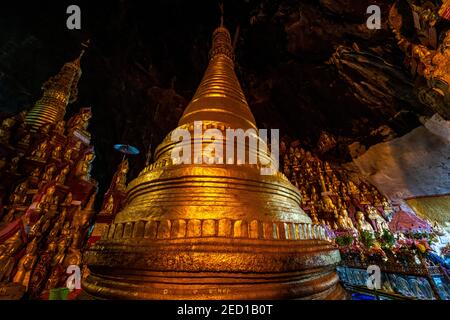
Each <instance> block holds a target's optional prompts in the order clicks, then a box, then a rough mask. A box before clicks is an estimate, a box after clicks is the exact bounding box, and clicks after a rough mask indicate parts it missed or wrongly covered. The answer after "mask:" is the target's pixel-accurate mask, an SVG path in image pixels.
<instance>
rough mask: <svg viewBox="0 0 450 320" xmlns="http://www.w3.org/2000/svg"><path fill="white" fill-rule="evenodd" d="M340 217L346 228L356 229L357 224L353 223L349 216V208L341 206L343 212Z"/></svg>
mask: <svg viewBox="0 0 450 320" xmlns="http://www.w3.org/2000/svg"><path fill="white" fill-rule="evenodd" d="M339 216H340V218H341V221H342V222H341V223H343V226H344V227H345V229H347V230H350V229H351V230H356V228H355V226H354V225H353V221H352V219H351V218H350V217H349V216H348V211H347V209H345V208H344V207H342V208H341V212H340V215H339Z"/></svg>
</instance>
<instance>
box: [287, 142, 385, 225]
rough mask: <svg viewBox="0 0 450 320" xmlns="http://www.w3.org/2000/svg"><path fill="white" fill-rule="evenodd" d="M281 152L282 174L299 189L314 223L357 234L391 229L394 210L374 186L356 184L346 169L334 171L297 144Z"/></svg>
mask: <svg viewBox="0 0 450 320" xmlns="http://www.w3.org/2000/svg"><path fill="white" fill-rule="evenodd" d="M283 143H284V144H286V143H285V142H283ZM280 150H281V152H282V155H281V156H282V159H281V163H282V166H281V167H282V168H283V173H284V174H285V176H286V177H287V178H288V179H289V180H290V181H291V183H292V184H293V185H294V186H296V187H297V188H298V189H299V191H300V194H301V197H302V208H303V210H304V211H305V212H306V213H308V215H309V216H310V217H311V220H312V221H313V223H315V224H322V225H325V226H327V227H328V228H329V229H331V230H352V231H354V232H358V231H359V232H361V231H363V230H365V231H370V232H381V231H382V230H384V229H388V228H389V226H388V222H389V221H390V219H391V217H392V214H393V213H394V209H393V207H392V205H391V203H390V202H389V201H388V200H387V198H386V197H384V196H383V195H382V194H381V193H380V192H379V191H378V190H377V189H376V188H375V187H374V186H372V185H370V184H368V183H366V182H363V181H359V182H358V183H356V182H354V181H353V180H352V179H351V178H350V176H349V175H348V174H347V173H346V172H345V170H343V169H339V170H337V169H334V168H332V166H331V165H330V163H329V162H327V161H322V160H321V159H319V157H317V156H315V155H313V154H312V153H311V152H310V151H305V150H304V149H303V148H301V147H300V146H299V145H298V142H294V143H292V144H290V145H289V146H288V147H284V146H282V147H281V148H280Z"/></svg>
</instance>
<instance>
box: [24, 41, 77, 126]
mask: <svg viewBox="0 0 450 320" xmlns="http://www.w3.org/2000/svg"><path fill="white" fill-rule="evenodd" d="M83 54H84V49H83V50H82V51H81V53H80V55H79V56H78V57H77V58H76V59H75V60H73V61H71V62H68V63H66V64H64V66H63V67H62V68H61V71H60V72H59V73H58V74H57V75H55V76H53V77H51V78H50V79H49V80H47V82H45V83H44V85H43V86H42V90H43V91H44V93H43V95H42V97H41V99H39V100H38V101H37V102H36V104H35V105H34V107H33V108H32V109H31V110H30V111H29V112H28V114H27V116H26V118H25V122H26V123H27V124H28V125H29V126H30V127H31V131H37V130H38V129H39V128H40V127H41V126H42V125H44V124H47V123H51V124H54V123H57V122H58V121H60V120H62V119H63V118H64V115H65V113H66V107H67V105H68V104H69V103H72V102H74V101H76V99H77V93H78V89H77V85H78V80H79V79H80V77H81V66H80V60H81V57H82V56H83Z"/></svg>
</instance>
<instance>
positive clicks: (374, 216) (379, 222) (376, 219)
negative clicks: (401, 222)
mask: <svg viewBox="0 0 450 320" xmlns="http://www.w3.org/2000/svg"><path fill="white" fill-rule="evenodd" d="M366 213H367V217H368V218H369V219H370V220H371V221H372V222H373V224H375V226H376V228H377V231H379V232H381V231H383V230H385V229H386V230H389V226H388V224H387V222H386V221H385V220H384V219H383V217H382V216H381V215H380V213H379V212H378V210H377V209H376V208H375V207H374V206H372V205H369V206H367V209H366Z"/></svg>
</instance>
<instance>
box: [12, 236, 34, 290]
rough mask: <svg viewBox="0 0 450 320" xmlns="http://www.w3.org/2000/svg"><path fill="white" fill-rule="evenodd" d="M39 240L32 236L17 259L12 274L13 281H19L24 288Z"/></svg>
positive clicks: (28, 278) (26, 284)
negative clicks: (20, 256) (21, 255)
mask: <svg viewBox="0 0 450 320" xmlns="http://www.w3.org/2000/svg"><path fill="white" fill-rule="evenodd" d="M38 247H39V242H38V239H37V238H34V239H33V240H32V241H31V242H30V243H29V244H28V245H27V249H26V253H25V255H24V256H23V257H22V258H21V259H20V260H19V263H18V267H17V272H16V274H15V275H14V278H13V282H15V283H20V284H21V285H23V286H24V287H25V288H26V290H28V285H29V283H30V278H31V271H32V269H33V266H34V265H35V263H36V261H37V258H38V256H37V251H38Z"/></svg>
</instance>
